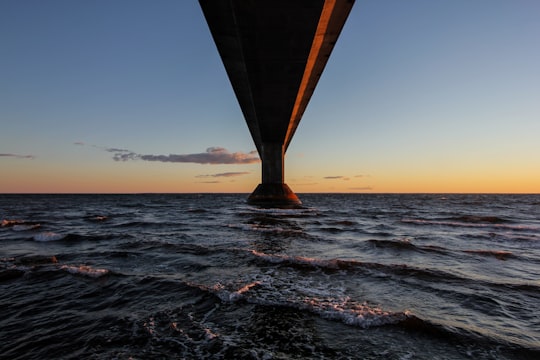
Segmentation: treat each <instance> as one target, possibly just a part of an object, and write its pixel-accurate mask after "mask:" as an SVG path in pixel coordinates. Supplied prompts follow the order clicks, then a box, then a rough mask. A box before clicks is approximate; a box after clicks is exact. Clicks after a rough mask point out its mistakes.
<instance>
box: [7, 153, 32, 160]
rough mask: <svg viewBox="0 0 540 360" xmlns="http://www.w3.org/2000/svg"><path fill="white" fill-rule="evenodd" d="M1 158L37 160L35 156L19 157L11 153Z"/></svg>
mask: <svg viewBox="0 0 540 360" xmlns="http://www.w3.org/2000/svg"><path fill="white" fill-rule="evenodd" d="M0 157H11V158H16V159H30V160H33V159H35V158H36V157H35V156H34V155H19V154H10V153H7V154H0Z"/></svg>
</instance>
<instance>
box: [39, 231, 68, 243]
mask: <svg viewBox="0 0 540 360" xmlns="http://www.w3.org/2000/svg"><path fill="white" fill-rule="evenodd" d="M66 237H67V234H58V233H55V232H52V231H47V232H42V233H39V234H37V235H34V238H33V239H34V240H35V241H42V242H47V241H58V240H62V239H65V238H66Z"/></svg>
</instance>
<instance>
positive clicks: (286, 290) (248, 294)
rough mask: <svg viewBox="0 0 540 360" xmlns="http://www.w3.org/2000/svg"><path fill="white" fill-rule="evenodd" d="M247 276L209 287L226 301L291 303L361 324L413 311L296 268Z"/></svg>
mask: <svg viewBox="0 0 540 360" xmlns="http://www.w3.org/2000/svg"><path fill="white" fill-rule="evenodd" d="M246 280H247V281H245V282H244V283H240V284H239V283H238V282H235V283H230V284H223V283H217V284H215V285H214V286H213V287H210V288H207V290H209V291H211V292H213V293H215V294H216V295H217V296H218V297H219V298H220V299H221V300H222V301H224V302H239V301H246V302H248V303H252V304H258V305H266V306H285V307H291V308H294V309H298V310H302V311H308V312H311V313H314V314H317V315H319V316H320V317H322V318H324V319H329V320H335V321H340V322H343V323H345V324H347V325H352V326H357V327H361V328H369V327H373V326H381V325H387V324H395V323H398V322H400V321H403V320H405V319H406V318H407V317H409V316H410V315H411V314H410V313H409V312H408V311H404V312H392V311H387V310H384V309H382V308H381V307H380V306H376V305H372V304H369V303H368V302H367V301H358V300H355V299H352V298H351V297H350V296H349V295H348V294H347V289H346V288H345V287H344V286H343V285H342V284H340V283H336V282H332V283H329V282H326V281H324V280H323V281H321V280H320V279H319V280H317V279H316V278H313V277H302V276H298V274H297V273H295V272H287V273H283V272H281V271H277V270H269V271H268V272H267V273H266V274H257V275H254V276H251V277H249V278H248V279H246Z"/></svg>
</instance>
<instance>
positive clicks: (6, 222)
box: [0, 219, 24, 227]
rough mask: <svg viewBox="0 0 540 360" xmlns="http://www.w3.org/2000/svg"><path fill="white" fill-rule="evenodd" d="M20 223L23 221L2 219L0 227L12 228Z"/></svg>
mask: <svg viewBox="0 0 540 360" xmlns="http://www.w3.org/2000/svg"><path fill="white" fill-rule="evenodd" d="M22 223H24V221H22V220H9V219H4V220H2V223H1V225H0V226H2V227H7V226H14V225H17V224H22Z"/></svg>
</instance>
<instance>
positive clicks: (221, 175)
mask: <svg viewBox="0 0 540 360" xmlns="http://www.w3.org/2000/svg"><path fill="white" fill-rule="evenodd" d="M247 174H250V172H248V171H241V172H226V173H220V174H211V175H197V176H195V177H197V178H207V177H234V176H242V175H247Z"/></svg>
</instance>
